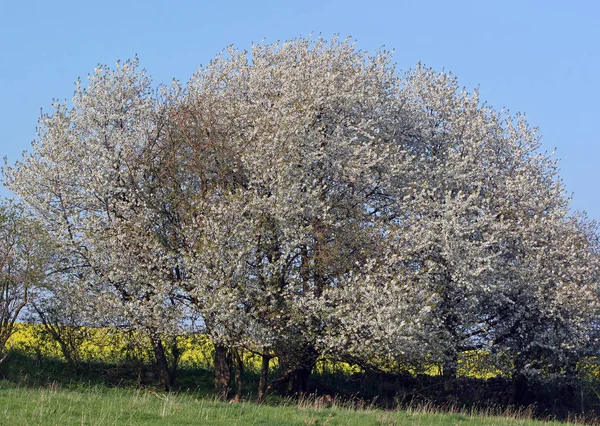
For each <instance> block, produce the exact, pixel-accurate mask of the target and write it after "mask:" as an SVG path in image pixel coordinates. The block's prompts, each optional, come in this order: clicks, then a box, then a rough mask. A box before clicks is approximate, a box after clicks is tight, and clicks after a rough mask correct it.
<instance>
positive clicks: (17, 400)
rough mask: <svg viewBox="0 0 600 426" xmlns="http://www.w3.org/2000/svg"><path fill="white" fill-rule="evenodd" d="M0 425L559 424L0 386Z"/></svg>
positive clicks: (188, 396)
mask: <svg viewBox="0 0 600 426" xmlns="http://www.w3.org/2000/svg"><path fill="white" fill-rule="evenodd" d="M0 423H1V424H6V425H146V424H157V425H159V424H160V425H198V424H201V425H315V426H316V425H330V426H334V425H357V426H358V425H361V426H362V425H544V424H552V425H559V424H563V423H558V422H551V423H544V422H539V421H534V420H531V419H529V418H527V416H525V415H518V414H517V415H514V414H513V415H509V416H505V417H495V416H490V415H485V414H464V413H463V414H461V413H449V414H443V413H435V412H431V411H428V410H408V411H383V410H375V409H363V410H355V409H351V408H348V407H344V406H338V405H336V404H335V403H334V404H333V406H331V407H320V406H319V404H318V401H316V402H315V401H314V400H313V401H300V402H298V401H294V402H292V401H291V400H290V401H287V403H286V402H283V403H281V404H280V405H277V406H270V405H265V404H263V405H259V404H255V403H252V402H241V403H233V404H232V403H226V402H221V401H216V400H214V399H210V398H202V397H199V396H197V395H194V394H177V395H176V394H160V393H156V392H152V391H143V390H131V389H119V388H107V387H104V386H91V387H79V388H71V389H64V388H60V387H45V388H27V387H19V386H16V385H14V384H12V383H9V382H6V381H3V382H0Z"/></svg>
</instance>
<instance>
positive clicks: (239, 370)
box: [232, 349, 244, 401]
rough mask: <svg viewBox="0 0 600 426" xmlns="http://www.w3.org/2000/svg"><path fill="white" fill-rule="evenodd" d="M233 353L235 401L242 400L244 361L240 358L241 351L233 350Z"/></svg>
mask: <svg viewBox="0 0 600 426" xmlns="http://www.w3.org/2000/svg"><path fill="white" fill-rule="evenodd" d="M232 352H233V359H234V361H235V398H234V400H235V401H241V400H242V391H243V379H242V376H243V374H244V359H243V358H242V350H241V349H235V350H233V351H232Z"/></svg>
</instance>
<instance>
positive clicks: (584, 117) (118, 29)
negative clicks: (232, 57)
mask: <svg viewBox="0 0 600 426" xmlns="http://www.w3.org/2000/svg"><path fill="white" fill-rule="evenodd" d="M310 33H313V34H322V35H323V36H324V37H326V38H330V37H331V36H332V35H333V34H339V35H340V36H341V37H347V36H351V37H352V38H353V39H355V40H356V41H357V46H358V47H359V48H360V49H363V50H374V49H377V48H379V47H381V46H385V47H386V48H387V49H394V50H395V60H396V62H397V66H398V69H399V70H407V69H409V68H411V67H414V65H415V64H416V63H417V62H419V61H421V62H423V63H425V64H426V65H428V66H431V67H433V68H434V69H436V70H438V71H442V70H445V71H451V72H452V73H454V74H455V75H456V76H457V77H458V79H459V82H460V83H461V84H462V85H464V86H466V87H467V88H469V89H473V88H474V87H479V88H480V91H481V97H482V99H483V100H484V101H486V103H487V104H488V105H491V106H493V107H495V108H496V109H500V108H502V107H506V108H508V109H509V110H510V111H511V112H525V113H526V114H527V117H528V119H529V122H530V123H531V124H532V125H534V126H537V127H539V128H540V133H541V135H542V149H543V150H544V151H548V152H550V151H553V150H554V149H555V148H556V157H557V158H559V159H560V160H561V162H560V168H561V177H562V178H563V180H564V183H565V185H566V188H567V190H568V192H569V193H573V196H574V199H573V207H574V209H577V210H586V211H588V213H589V215H590V217H592V218H595V219H597V220H600V199H599V198H598V196H597V194H598V190H597V183H598V182H599V181H600V167H597V164H596V163H597V161H598V158H599V156H600V137H599V135H600V118H599V117H598V115H599V113H600V107H599V101H600V80H599V79H598V78H597V77H596V76H597V74H598V70H599V68H600V47H599V43H600V2H596V1H576V0H574V1H571V2H566V1H551V0H548V1H527V0H521V1H514V0H508V1H502V2H500V1H487V0H482V1H441V0H440V1H410V2H409V1H369V2H366V1H365V2H358V1H337V0H336V1H328V0H320V1H312V0H310V1H302V2H296V1H229V2H222V3H219V2H215V1H210V2H204V1H177V0H173V1H128V0H121V1H113V0H104V1H99V2H82V1H61V0H54V1H24V2H17V1H11V2H3V4H2V8H1V12H0V48H1V49H0V52H1V53H0V100H1V102H0V157H4V156H7V157H8V161H9V162H11V163H12V162H14V161H15V160H17V159H18V158H19V157H20V155H21V153H22V151H23V150H25V149H28V148H29V147H30V143H31V141H32V140H33V139H34V138H35V128H36V124H37V119H38V117H39V114H40V108H43V109H44V110H46V111H47V110H49V107H50V104H51V102H52V99H59V100H64V99H70V98H71V96H72V94H73V90H74V82H75V80H76V79H77V78H78V77H82V78H85V77H86V76H87V75H88V73H90V72H92V71H93V69H94V67H95V66H96V65H97V64H108V65H111V66H112V65H114V63H115V62H116V61H117V60H119V59H121V60H124V59H127V58H131V57H133V56H134V55H136V54H137V55H138V56H139V58H140V61H141V65H142V66H143V67H144V68H146V70H147V71H148V73H149V74H150V75H152V77H153V79H154V81H155V82H156V83H157V84H158V83H168V82H169V81H170V80H171V79H173V78H177V79H180V80H183V81H186V80H187V79H188V78H189V77H190V76H191V75H192V73H193V72H194V71H195V70H196V69H197V68H198V66H199V65H200V64H206V63H207V62H208V61H210V60H211V59H212V58H213V57H215V56H216V55H217V53H219V52H220V51H221V50H222V49H223V48H225V47H226V46H228V45H230V44H235V45H236V46H238V47H240V48H249V47H250V45H251V44H252V42H260V41H261V40H262V39H265V40H266V41H267V42H274V41H276V40H287V39H291V38H295V37H299V36H307V35H309V34H310ZM0 194H2V195H5V196H6V195H9V193H8V192H7V191H6V190H4V189H0Z"/></svg>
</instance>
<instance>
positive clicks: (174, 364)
mask: <svg viewBox="0 0 600 426" xmlns="http://www.w3.org/2000/svg"><path fill="white" fill-rule="evenodd" d="M171 356H172V360H171V371H170V375H169V377H170V384H171V386H175V380H176V378H177V368H178V367H179V357H180V356H181V351H180V350H179V346H178V345H177V338H176V337H174V338H173V340H172V342H171Z"/></svg>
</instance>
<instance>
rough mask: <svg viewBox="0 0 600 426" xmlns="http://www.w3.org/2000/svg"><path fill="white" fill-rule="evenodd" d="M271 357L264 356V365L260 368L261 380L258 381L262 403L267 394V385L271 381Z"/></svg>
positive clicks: (259, 397)
mask: <svg viewBox="0 0 600 426" xmlns="http://www.w3.org/2000/svg"><path fill="white" fill-rule="evenodd" d="M271 358H272V357H271V356H270V355H265V354H263V356H262V363H261V366H260V378H259V380H258V398H257V399H258V402H262V401H263V400H264V398H265V394H266V392H267V383H268V381H269V362H270V361H271Z"/></svg>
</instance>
